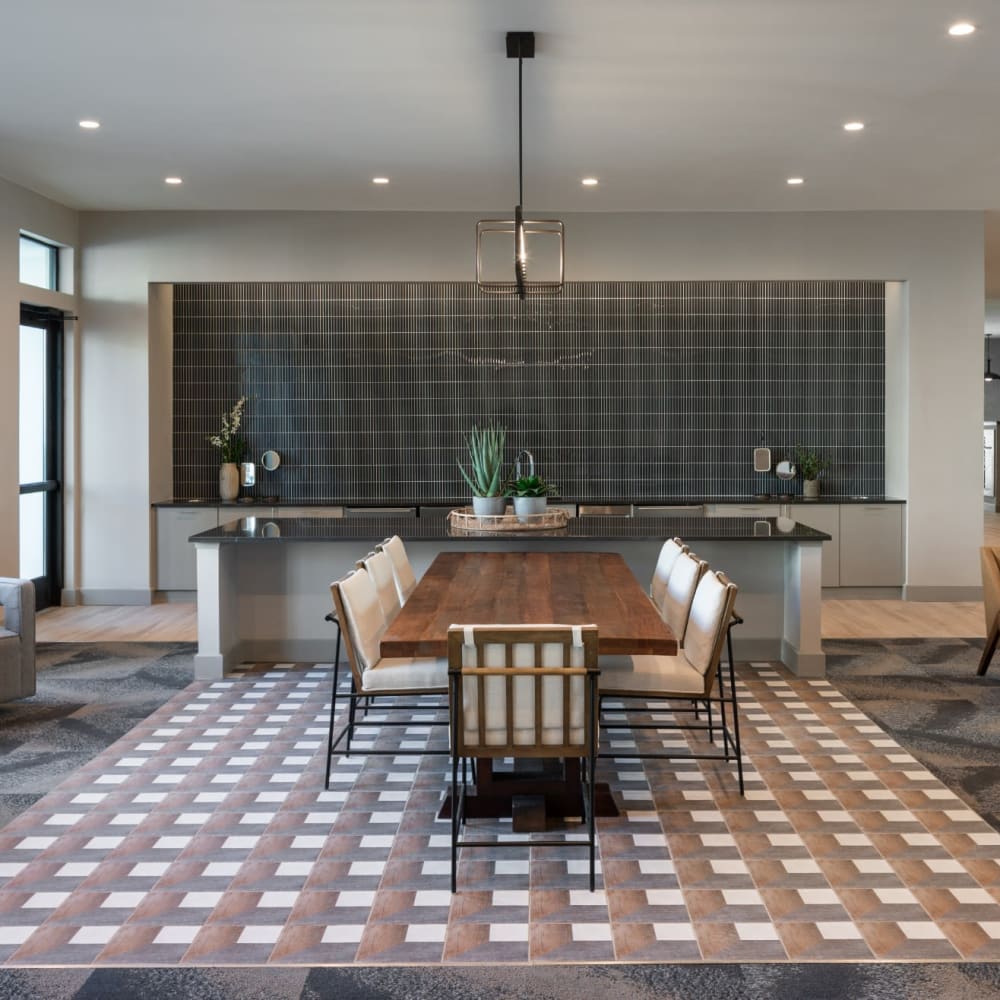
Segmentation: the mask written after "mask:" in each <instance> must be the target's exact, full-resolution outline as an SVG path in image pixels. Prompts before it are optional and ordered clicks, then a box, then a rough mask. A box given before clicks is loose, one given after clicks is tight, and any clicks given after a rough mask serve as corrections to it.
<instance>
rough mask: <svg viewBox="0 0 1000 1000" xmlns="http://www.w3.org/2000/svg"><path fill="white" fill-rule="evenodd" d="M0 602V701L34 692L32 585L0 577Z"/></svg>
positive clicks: (23, 696)
mask: <svg viewBox="0 0 1000 1000" xmlns="http://www.w3.org/2000/svg"><path fill="white" fill-rule="evenodd" d="M0 605H3V609H4V623H3V626H2V627H0V701H8V700H10V699H12V698H26V697H29V696H30V695H33V694H34V693H35V585H34V584H33V583H32V582H31V581H30V580H17V579H11V578H10V577H0ZM9 633H14V634H13V635H10V634H9ZM2 636H6V638H2ZM15 636H16V638H15Z"/></svg>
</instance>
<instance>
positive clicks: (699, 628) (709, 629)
mask: <svg viewBox="0 0 1000 1000" xmlns="http://www.w3.org/2000/svg"><path fill="white" fill-rule="evenodd" d="M736 591H737V587H736V584H735V583H731V582H730V581H729V580H728V579H727V578H726V576H725V574H723V573H716V572H715V571H714V570H708V571H707V572H706V573H705V574H704V576H702V578H701V579H700V580H699V581H698V589H697V590H696V591H695V595H694V600H693V601H692V602H691V614H690V615H689V616H688V627H687V635H686V637H685V639H684V650H683V656H684V658H685V659H686V660H687V661H688V663H690V664H691V666H692V667H694V668H695V669H696V670H698V671H699V672H700V673H701V674H702V675H703V676H705V677H706V679H707V681H708V683H706V690H708V689H710V687H711V681H712V678H710V677H709V676H708V675H709V674H710V673H712V672H714V670H715V668H716V667H717V666H718V664H719V658H720V657H721V655H722V644H723V643H724V642H725V639H726V629H727V628H728V627H729V621H730V619H731V618H732V616H733V605H734V604H735V603H736Z"/></svg>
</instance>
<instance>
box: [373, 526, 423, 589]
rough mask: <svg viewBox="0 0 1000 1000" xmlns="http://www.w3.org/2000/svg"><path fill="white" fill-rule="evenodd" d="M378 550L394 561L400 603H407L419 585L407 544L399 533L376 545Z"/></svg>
mask: <svg viewBox="0 0 1000 1000" xmlns="http://www.w3.org/2000/svg"><path fill="white" fill-rule="evenodd" d="M375 551H376V552H384V553H385V554H386V555H387V556H388V557H389V559H390V560H391V561H392V575H393V576H394V577H395V579H396V589H397V590H398V591H399V603H400V604H405V603H406V602H407V600H409V597H410V594H412V593H413V590H414V588H415V587H416V586H417V577H416V574H414V572H413V566H412V565H411V563H410V557H409V556H408V555H407V554H406V546H405V545H404V544H403V539H402V538H400V537H399V535H393V536H392V537H391V538H386V539H384V540H383V541H381V542H379V544H378V545H376V546H375Z"/></svg>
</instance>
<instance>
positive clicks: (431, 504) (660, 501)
mask: <svg viewBox="0 0 1000 1000" xmlns="http://www.w3.org/2000/svg"><path fill="white" fill-rule="evenodd" d="M551 502H552V503H555V504H560V503H565V504H570V503H572V504H585V505H587V506H596V507H602V506H611V505H615V504H627V503H631V504H633V505H634V506H635V507H637V508H638V507H683V506H698V505H700V504H784V503H788V504H802V505H804V506H822V505H823V504H863V503H893V504H903V503H906V501H905V500H902V499H900V498H899V497H887V496H838V495H836V494H833V493H829V494H823V496H821V497H820V498H819V499H818V500H807V499H806V498H805V497H803V496H802V495H801V494H795V495H792V494H788V493H780V494H779V493H772V494H768V495H762V494H758V495H756V496H718V497H658V498H657V497H654V498H643V499H642V500H622V499H621V498H610V497H599V498H597V499H596V500H595V499H593V498H590V497H587V498H586V499H580V498H578V497H558V498H556V497H553V498H552V501H551ZM468 503H469V498H468V497H458V498H457V499H454V500H428V501H420V500H409V501H404V500H399V501H380V502H378V503H376V502H374V501H372V500H343V499H340V500H282V499H280V498H279V499H278V500H274V499H273V498H272V499H268V498H266V497H249V498H246V499H240V500H219V499H218V498H212V497H196V498H193V499H190V500H157V501H156V502H155V503H153V506H154V507H232V508H235V509H236V510H239V508H241V507H278V508H280V507H378V508H387V507H389V508H391V507H417V508H418V509H419V508H424V509H428V508H430V509H436V508H441V507H449V508H450V507H463V506H466V505H467V504H468Z"/></svg>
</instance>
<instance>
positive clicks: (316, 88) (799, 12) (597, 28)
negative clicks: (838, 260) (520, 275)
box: [0, 0, 1000, 213]
mask: <svg viewBox="0 0 1000 1000" xmlns="http://www.w3.org/2000/svg"><path fill="white" fill-rule="evenodd" d="M960 19H968V20H971V21H973V22H974V23H976V24H977V25H979V27H980V30H979V31H978V32H977V33H976V34H975V35H972V36H970V37H967V38H961V39H953V38H950V37H949V36H948V35H947V33H946V29H947V27H948V25H949V24H951V23H952V22H954V21H957V20H960ZM508 29H517V30H528V29H532V30H534V31H536V32H537V33H538V56H537V58H536V59H535V60H534V61H533V62H529V63H526V64H525V203H526V206H527V207H528V208H529V210H530V209H535V210H544V211H545V212H547V213H549V212H570V211H581V210H597V211H640V210H679V209H688V210H720V211H722V210H747V211H753V210H765V209H777V210H788V209H795V210H798V209H864V208H893V209H896V208H899V209H902V208H919V209H930V208H942V209H943V208H949V209H951V208H968V209H981V208H1000V118H998V113H997V108H998V98H1000V58H998V55H1000V47H998V44H997V43H998V38H1000V4H998V3H997V0H953V2H943V0H937V2H932V0H169V2H167V3H162V4H153V3H149V2H147V0H3V5H2V12H0V33H2V35H3V37H4V42H5V44H4V55H3V59H2V60H0V94H3V95H4V97H3V100H0V176H3V177H6V178H8V179H9V180H12V181H14V182H15V183H18V184H22V185H24V186H26V187H29V188H32V189H34V190H36V191H39V192H41V193H43V194H45V195H48V196H49V197H52V198H54V199H56V200H58V201H61V202H63V203H66V204H69V205H72V206H75V207H79V208H85V209H165V208H187V209H247V208H255V209H363V210H371V209H422V210H468V211H476V212H486V211H493V210H503V209H505V208H506V209H507V210H508V211H509V206H510V204H511V203H512V201H513V200H514V192H515V188H514V182H515V173H514V170H515V157H514V150H515V146H514V139H515V133H514V125H515V93H516V92H515V85H514V80H515V69H516V63H514V62H512V61H509V60H507V59H506V58H505V56H504V33H505V32H506V31H507V30H508ZM83 117H95V118H98V119H99V120H100V121H101V122H102V124H103V127H102V128H101V129H100V130H98V131H96V132H84V131H82V130H81V129H79V128H78V127H77V124H76V123H77V121H78V120H79V119H80V118H83ZM854 118H859V119H862V120H864V121H865V122H867V124H868V127H867V128H866V129H865V131H864V132H861V133H857V134H848V133H845V132H844V131H843V130H842V127H841V126H842V124H843V122H845V121H847V120H850V119H854ZM168 174H179V175H180V176H182V177H183V178H184V184H183V185H182V186H181V187H179V188H168V187H166V185H164V183H163V178H164V177H165V176H166V175H168ZM376 174H386V175H388V176H389V177H391V179H392V183H391V184H390V185H389V186H388V187H385V188H376V187H374V186H373V185H372V184H371V183H370V179H371V177H372V176H374V175H376ZM590 174H593V175H597V176H598V177H600V180H601V183H600V186H599V187H597V188H594V189H584V188H582V187H581V186H580V178H581V177H583V176H586V175H590ZM796 174H798V175H801V176H803V177H805V179H806V183H805V184H804V185H802V186H801V187H799V188H790V187H788V186H787V185H786V183H785V178H786V177H789V176H792V175H796Z"/></svg>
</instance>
